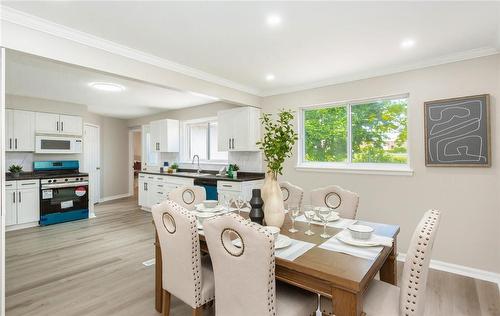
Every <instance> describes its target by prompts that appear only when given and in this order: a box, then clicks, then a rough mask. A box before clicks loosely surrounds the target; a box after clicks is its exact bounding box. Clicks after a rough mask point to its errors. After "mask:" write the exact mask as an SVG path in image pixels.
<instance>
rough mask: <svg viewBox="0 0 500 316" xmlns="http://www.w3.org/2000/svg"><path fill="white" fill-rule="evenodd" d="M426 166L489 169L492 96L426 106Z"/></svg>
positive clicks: (483, 95) (459, 99)
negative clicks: (490, 101)
mask: <svg viewBox="0 0 500 316" xmlns="http://www.w3.org/2000/svg"><path fill="white" fill-rule="evenodd" d="M424 111H425V113H424V133H425V134H424V139H425V165H426V166H429V167H490V165H491V134H490V115H489V95H488V94H481V95H474V96H468V97H462V98H453V99H445V100H436V101H429V102H425V103H424Z"/></svg>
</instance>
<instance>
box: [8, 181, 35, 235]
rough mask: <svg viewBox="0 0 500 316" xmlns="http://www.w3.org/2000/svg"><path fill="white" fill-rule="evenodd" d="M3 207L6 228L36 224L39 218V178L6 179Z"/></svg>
mask: <svg viewBox="0 0 500 316" xmlns="http://www.w3.org/2000/svg"><path fill="white" fill-rule="evenodd" d="M5 209H6V211H5V226H7V227H6V229H7V230H16V229H21V228H26V227H31V226H37V225H38V221H39V220H40V183H39V180H19V181H7V182H6V184H5Z"/></svg>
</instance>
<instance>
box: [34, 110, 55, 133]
mask: <svg viewBox="0 0 500 316" xmlns="http://www.w3.org/2000/svg"><path fill="white" fill-rule="evenodd" d="M35 116H36V132H37V133H42V134H59V129H60V128H59V114H55V113H43V112H36V114H35Z"/></svg>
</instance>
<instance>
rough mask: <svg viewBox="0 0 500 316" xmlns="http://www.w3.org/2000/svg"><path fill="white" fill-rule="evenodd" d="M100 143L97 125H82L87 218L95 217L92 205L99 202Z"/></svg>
mask: <svg viewBox="0 0 500 316" xmlns="http://www.w3.org/2000/svg"><path fill="white" fill-rule="evenodd" d="M100 149H101V142H100V128H99V126H98V125H94V124H89V123H85V124H84V125H83V168H82V171H83V172H86V173H88V174H89V217H90V218H93V217H95V212H94V205H95V204H96V203H99V202H100V200H101V154H100Z"/></svg>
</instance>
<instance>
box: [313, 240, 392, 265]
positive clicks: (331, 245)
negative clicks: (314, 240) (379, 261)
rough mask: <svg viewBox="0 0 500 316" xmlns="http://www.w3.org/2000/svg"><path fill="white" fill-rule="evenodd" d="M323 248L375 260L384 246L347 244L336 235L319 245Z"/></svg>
mask: <svg viewBox="0 0 500 316" xmlns="http://www.w3.org/2000/svg"><path fill="white" fill-rule="evenodd" d="M318 247H319V248H321V249H326V250H330V251H336V252H342V253H345V254H348V255H351V256H354V257H359V258H363V259H368V260H375V259H376V258H377V257H378V255H379V254H380V252H381V251H382V249H384V247H382V246H377V247H356V246H351V245H348V244H345V243H343V242H341V241H340V240H338V239H337V238H336V237H335V236H334V237H332V238H330V239H328V240H327V241H325V242H324V243H322V244H321V245H319V246H318Z"/></svg>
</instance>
